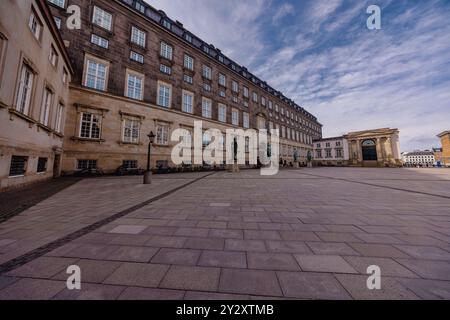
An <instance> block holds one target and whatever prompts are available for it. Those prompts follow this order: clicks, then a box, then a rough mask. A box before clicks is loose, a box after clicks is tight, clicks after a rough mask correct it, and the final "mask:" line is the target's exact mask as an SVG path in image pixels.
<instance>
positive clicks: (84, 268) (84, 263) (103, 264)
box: [53, 260, 121, 283]
mask: <svg viewBox="0 0 450 320" xmlns="http://www.w3.org/2000/svg"><path fill="white" fill-rule="evenodd" d="M75 265H77V266H78V267H80V271H81V282H82V283H84V282H90V283H102V282H103V281H104V280H105V279H106V278H107V277H108V276H110V275H111V274H112V273H113V272H114V271H115V270H116V269H117V268H118V267H119V266H120V265H121V263H120V262H113V261H100V260H79V261H77V262H76V263H75ZM68 277H69V275H68V274H67V273H66V270H64V271H62V272H60V273H58V274H57V275H55V276H54V277H53V280H62V281H66V280H67V278H68Z"/></svg>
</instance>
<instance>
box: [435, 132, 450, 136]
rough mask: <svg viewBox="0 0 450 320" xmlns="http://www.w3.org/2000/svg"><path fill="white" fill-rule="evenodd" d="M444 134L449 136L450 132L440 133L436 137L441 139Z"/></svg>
mask: <svg viewBox="0 0 450 320" xmlns="http://www.w3.org/2000/svg"><path fill="white" fill-rule="evenodd" d="M446 134H450V131H444V132H441V133H439V134H438V135H437V136H438V137H439V138H442V137H443V136H445V135H446Z"/></svg>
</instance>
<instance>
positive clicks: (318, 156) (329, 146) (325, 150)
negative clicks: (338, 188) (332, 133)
mask: <svg viewBox="0 0 450 320" xmlns="http://www.w3.org/2000/svg"><path fill="white" fill-rule="evenodd" d="M348 150H349V148H348V142H347V139H345V138H344V137H334V138H323V139H320V140H315V141H314V154H313V158H314V163H315V165H318V166H344V165H348V160H349V152H348Z"/></svg>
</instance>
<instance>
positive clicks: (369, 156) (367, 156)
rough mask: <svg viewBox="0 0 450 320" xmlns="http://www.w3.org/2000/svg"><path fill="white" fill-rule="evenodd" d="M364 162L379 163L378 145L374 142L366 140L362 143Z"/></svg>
mask: <svg viewBox="0 0 450 320" xmlns="http://www.w3.org/2000/svg"><path fill="white" fill-rule="evenodd" d="M362 155H363V161H377V160H378V157H377V145H376V143H375V141H373V140H365V141H363V143H362Z"/></svg>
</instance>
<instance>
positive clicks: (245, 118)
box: [242, 112, 250, 129]
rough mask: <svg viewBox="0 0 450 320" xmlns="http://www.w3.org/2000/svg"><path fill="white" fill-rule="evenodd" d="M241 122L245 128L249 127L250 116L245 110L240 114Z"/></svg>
mask: <svg viewBox="0 0 450 320" xmlns="http://www.w3.org/2000/svg"><path fill="white" fill-rule="evenodd" d="M242 122H243V126H244V128H245V129H248V128H250V118H249V115H248V113H247V112H244V113H243V114H242Z"/></svg>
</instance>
